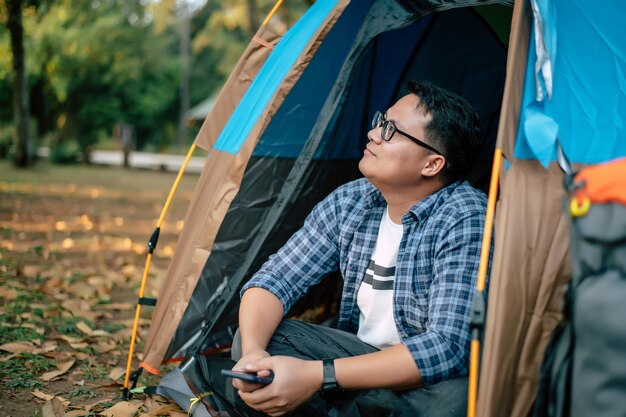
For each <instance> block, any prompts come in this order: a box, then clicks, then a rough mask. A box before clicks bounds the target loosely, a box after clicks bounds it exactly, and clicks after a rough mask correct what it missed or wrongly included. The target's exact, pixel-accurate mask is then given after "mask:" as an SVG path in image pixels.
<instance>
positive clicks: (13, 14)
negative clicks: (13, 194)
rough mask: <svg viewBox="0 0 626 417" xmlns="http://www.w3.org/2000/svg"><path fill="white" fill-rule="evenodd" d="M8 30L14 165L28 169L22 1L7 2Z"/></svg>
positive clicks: (27, 102) (27, 110)
mask: <svg viewBox="0 0 626 417" xmlns="http://www.w3.org/2000/svg"><path fill="white" fill-rule="evenodd" d="M6 6H7V11H8V16H7V28H8V29H9V32H10V33H11V51H12V56H13V120H14V122H15V144H14V154H13V163H14V164H15V165H16V166H18V167H26V166H28V165H30V163H31V157H30V149H29V145H30V140H31V138H30V127H29V125H30V105H29V97H28V85H27V82H26V68H25V64H24V63H25V58H24V27H23V25H22V1H21V0H7V4H6Z"/></svg>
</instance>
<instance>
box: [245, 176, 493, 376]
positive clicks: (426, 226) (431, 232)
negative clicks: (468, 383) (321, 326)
mask: <svg viewBox="0 0 626 417" xmlns="http://www.w3.org/2000/svg"><path fill="white" fill-rule="evenodd" d="M385 205H386V202H385V200H384V198H383V196H382V194H381V193H380V191H378V190H377V189H376V188H375V187H374V186H373V185H372V184H371V183H370V182H369V181H367V180H366V179H364V178H362V179H359V180H356V181H353V182H350V183H348V184H345V185H343V186H341V187H339V188H338V189H337V190H335V191H334V192H333V193H332V194H330V195H329V196H328V197H327V198H326V199H324V200H323V201H322V202H321V203H319V204H318V205H317V206H316V207H315V208H314V209H313V211H312V212H311V214H310V215H309V216H308V217H307V219H306V221H305V223H304V226H303V227H302V228H301V229H300V230H299V231H298V232H296V233H295V234H294V235H293V236H292V237H291V238H290V239H289V241H288V242H287V243H286V244H285V245H284V246H283V247H282V248H281V249H280V250H279V251H278V252H277V253H276V254H274V255H272V256H271V257H270V258H269V260H268V261H267V262H266V263H265V264H264V265H263V266H262V268H261V269H260V270H259V271H258V272H257V273H256V274H255V275H254V276H253V277H252V279H251V280H250V281H249V282H248V283H247V284H246V285H245V286H244V287H243V289H242V290H241V294H243V292H244V291H245V290H247V289H248V288H251V287H260V288H264V289H266V290H268V291H270V292H271V293H273V294H274V295H276V296H277V297H278V299H279V300H280V301H281V302H282V304H283V308H284V312H285V314H286V313H287V312H288V311H289V309H290V308H291V307H292V306H293V304H294V303H295V302H296V301H297V300H298V299H299V298H300V297H302V296H303V295H304V294H305V293H306V292H307V290H308V289H309V288H310V287H311V286H312V285H314V284H316V283H318V282H320V281H321V280H322V279H323V278H324V276H326V275H327V274H328V273H330V272H333V271H336V270H337V269H339V270H340V271H341V274H342V276H343V278H344V283H343V293H342V299H341V307H340V311H339V322H338V327H339V328H340V329H342V330H346V331H350V332H352V333H356V331H357V329H358V325H359V308H358V306H357V304H356V295H357V292H358V289H359V286H360V285H361V281H362V280H363V278H364V276H365V271H366V269H367V266H368V264H369V262H370V259H371V256H372V253H373V250H374V246H375V244H376V237H377V234H378V229H379V225H380V221H381V218H382V216H383V212H384V209H385ZM486 206H487V199H486V196H485V195H484V194H483V193H482V192H480V191H478V190H476V189H474V188H473V187H471V186H470V185H469V184H468V183H467V182H463V183H461V182H457V183H454V184H451V185H449V186H447V187H445V188H443V189H441V190H439V191H437V192H436V193H434V194H432V195H430V196H428V197H427V198H425V199H423V200H421V201H420V202H419V203H417V204H415V205H414V206H413V207H411V209H410V210H409V212H408V213H407V214H406V215H404V217H403V218H402V224H403V226H404V232H403V236H402V241H401V243H400V248H399V251H398V258H397V265H396V279H395V284H394V289H393V291H394V321H395V323H396V327H397V329H398V333H399V335H400V339H401V341H402V343H403V344H404V345H405V346H406V347H407V348H408V350H409V351H410V352H411V354H412V356H413V358H414V360H415V362H416V364H417V366H418V368H419V371H420V374H421V377H422V379H423V381H424V383H425V384H433V383H436V382H439V381H441V380H444V379H449V378H453V377H456V376H462V375H467V373H468V367H469V347H470V325H469V320H470V311H471V305H472V297H473V294H474V288H475V285H476V280H477V275H478V264H479V258H480V249H481V244H482V236H483V228H484V222H485V213H486Z"/></svg>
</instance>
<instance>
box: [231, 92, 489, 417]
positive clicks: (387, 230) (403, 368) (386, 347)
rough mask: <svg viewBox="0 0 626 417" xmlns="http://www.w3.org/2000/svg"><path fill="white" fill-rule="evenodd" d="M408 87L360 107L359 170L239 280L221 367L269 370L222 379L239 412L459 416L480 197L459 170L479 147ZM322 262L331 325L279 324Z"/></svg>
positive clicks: (465, 128) (453, 116)
mask: <svg viewBox="0 0 626 417" xmlns="http://www.w3.org/2000/svg"><path fill="white" fill-rule="evenodd" d="M409 90H410V94H408V95H406V96H404V97H403V98H401V99H400V100H399V101H398V102H397V103H395V104H394V105H393V106H392V107H391V108H389V109H388V110H387V112H386V113H385V114H382V113H380V112H377V113H376V115H375V116H374V120H373V122H372V129H371V130H370V131H369V133H368V138H369V143H368V144H367V147H366V149H365V151H364V154H363V158H362V159H361V161H360V163H359V169H360V171H361V172H362V173H363V175H364V176H365V178H363V179H360V180H356V181H354V182H351V183H349V184H346V185H343V186H341V187H340V188H338V189H337V190H336V191H334V192H333V193H332V194H331V195H330V196H328V197H327V198H326V199H325V200H324V201H322V202H321V203H320V204H318V205H317V206H316V207H315V208H314V210H313V211H312V213H311V214H310V215H309V217H308V218H307V219H306V221H305V224H304V226H303V227H302V229H301V230H299V231H298V232H297V233H296V234H294V236H292V238H291V239H290V240H289V241H288V242H287V244H286V245H285V246H284V247H283V248H281V249H280V250H279V251H278V252H277V253H276V254H275V255H273V256H272V257H270V259H269V260H268V261H267V262H266V263H265V264H264V265H263V267H262V268H261V270H260V271H259V272H258V273H257V274H256V275H255V276H254V277H253V278H252V279H251V280H250V281H249V282H248V283H247V284H246V286H245V287H244V288H243V289H242V294H243V295H242V299H241V307H240V310H239V324H240V327H239V336H240V338H241V339H240V340H236V341H235V344H234V349H233V359H234V360H236V361H237V364H236V365H235V366H234V368H233V369H234V370H241V371H246V372H250V373H256V374H257V375H259V376H268V375H270V372H271V373H272V374H273V377H274V379H273V382H272V383H271V384H269V385H261V384H253V383H249V382H244V381H242V380H239V379H233V386H234V387H235V388H236V389H237V390H238V394H239V397H240V398H241V400H242V401H243V402H244V403H245V404H246V405H247V406H248V407H250V408H251V409H252V410H258V411H260V412H263V413H266V414H269V415H272V416H278V415H283V414H285V413H287V412H289V411H292V410H296V409H297V410H296V412H295V415H304V414H306V413H307V412H308V413H310V414H311V415H326V414H327V413H329V412H330V413H331V414H332V412H331V410H332V409H333V407H335V411H334V412H335V413H336V412H337V411H336V410H337V409H338V410H340V411H339V413H340V414H342V413H344V412H345V413H348V411H347V410H349V407H351V406H352V407H354V404H355V403H356V404H359V405H358V407H357V408H358V409H359V410H364V409H378V410H392V411H393V412H395V414H393V415H412V416H415V415H428V416H433V415H465V401H466V397H467V378H466V375H467V372H468V365H469V364H468V361H469V360H468V358H469V343H470V329H469V316H470V307H471V299H472V294H473V291H474V286H475V281H476V277H477V270H478V263H479V254H480V247H481V241H482V232H483V225H484V219H485V211H486V198H485V196H484V194H483V193H482V192H480V191H477V190H475V189H474V188H472V187H471V186H470V185H469V184H468V183H467V182H464V181H463V180H464V178H466V175H467V174H468V172H469V169H470V167H471V165H472V162H473V161H474V160H475V158H476V156H477V152H478V149H479V125H478V117H477V116H476V114H475V112H474V111H473V110H472V108H471V106H470V105H469V104H468V103H467V101H465V100H464V99H462V98H460V97H458V96H456V95H454V94H452V93H450V92H448V91H446V90H444V89H442V88H439V87H436V86H434V85H431V84H428V83H410V84H409ZM336 270H340V271H341V273H342V275H343V278H344V287H343V293H342V299H341V307H340V312H339V322H338V330H337V329H330V328H325V327H322V326H315V325H311V324H305V323H300V322H293V321H287V320H283V317H284V316H285V314H287V312H288V311H289V309H290V308H291V306H293V304H294V303H295V302H296V301H297V300H298V299H299V298H300V297H301V296H303V295H304V294H305V293H306V291H307V290H308V289H309V288H310V287H311V286H312V285H314V284H316V283H318V282H319V281H320V280H321V279H322V278H323V277H324V276H325V275H327V274H328V273H330V272H332V271H336ZM239 336H238V337H239ZM239 343H240V345H239ZM329 398H330V399H329ZM298 407H300V408H298ZM377 407H379V408H377ZM380 407H382V408H380ZM307 410H308V411H307ZM342 410H343V411H342ZM253 413H254V412H253ZM372 415H376V414H372ZM378 415H387V414H382V413H378ZM389 415H391V414H389Z"/></svg>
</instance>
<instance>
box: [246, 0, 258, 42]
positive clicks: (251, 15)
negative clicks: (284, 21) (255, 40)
mask: <svg viewBox="0 0 626 417" xmlns="http://www.w3.org/2000/svg"><path fill="white" fill-rule="evenodd" d="M258 9H259V8H258V5H257V2H256V0H248V27H249V30H250V37H252V36H254V34H255V33H256V31H257V30H258V29H259V17H258V16H259V10H258Z"/></svg>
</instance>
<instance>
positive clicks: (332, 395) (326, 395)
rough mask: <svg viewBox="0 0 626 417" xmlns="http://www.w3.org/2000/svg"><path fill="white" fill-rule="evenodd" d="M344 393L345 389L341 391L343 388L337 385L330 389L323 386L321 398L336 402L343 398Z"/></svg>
mask: <svg viewBox="0 0 626 417" xmlns="http://www.w3.org/2000/svg"><path fill="white" fill-rule="evenodd" d="M342 393H343V389H341V387H340V386H339V385H337V384H335V385H334V386H330V387H325V386H322V389H321V391H320V397H321V398H322V399H323V400H335V399H337V398H339V397H341V394H342Z"/></svg>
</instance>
